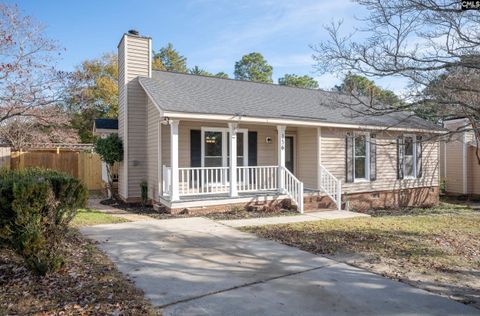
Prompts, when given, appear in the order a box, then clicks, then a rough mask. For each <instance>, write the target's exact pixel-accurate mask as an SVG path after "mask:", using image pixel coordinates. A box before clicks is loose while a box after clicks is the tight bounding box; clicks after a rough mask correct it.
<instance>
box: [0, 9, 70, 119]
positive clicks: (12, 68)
mask: <svg viewBox="0 0 480 316" xmlns="http://www.w3.org/2000/svg"><path fill="white" fill-rule="evenodd" d="M43 30H44V28H43V26H42V25H40V24H39V23H37V22H35V21H34V20H33V19H32V18H31V17H29V16H22V14H21V13H20V11H19V9H18V7H17V6H15V5H7V4H0V124H2V123H5V122H6V121H7V120H9V119H11V118H15V117H35V118H37V119H41V120H44V121H48V120H49V119H50V118H51V117H49V116H48V113H46V112H45V111H41V110H40V109H43V108H45V107H48V106H52V105H58V104H60V103H61V102H62V101H63V97H64V93H63V92H64V88H65V87H66V81H67V80H68V79H69V74H68V73H65V72H61V71H57V70H56V69H55V67H54V62H55V60H56V58H57V57H58V55H59V54H60V52H61V50H60V49H59V47H58V46H57V45H56V44H55V43H54V42H53V41H52V40H50V39H48V38H46V37H45V36H44V34H43Z"/></svg>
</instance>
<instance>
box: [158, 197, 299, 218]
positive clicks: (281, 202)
mask: <svg viewBox="0 0 480 316" xmlns="http://www.w3.org/2000/svg"><path fill="white" fill-rule="evenodd" d="M249 207H254V208H257V209H266V208H273V207H284V208H286V207H288V208H291V207H295V206H292V205H291V201H290V199H276V200H270V201H264V202H259V201H255V202H247V203H231V204H222V205H212V206H206V207H190V208H171V209H166V211H167V212H169V213H171V214H190V215H205V214H208V213H221V212H229V211H231V210H233V209H235V208H240V209H245V208H249Z"/></svg>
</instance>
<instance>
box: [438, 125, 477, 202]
mask: <svg viewBox="0 0 480 316" xmlns="http://www.w3.org/2000/svg"><path fill="white" fill-rule="evenodd" d="M443 125H444V127H445V128H446V129H448V130H449V131H450V132H451V133H450V135H448V137H447V140H446V141H445V142H442V144H441V147H440V149H441V150H440V162H441V168H440V176H441V179H442V180H443V181H445V193H447V194H453V195H480V164H479V163H478V159H477V155H476V151H477V146H478V144H477V142H476V141H475V135H474V133H473V131H472V130H469V128H471V125H470V123H469V121H468V120H467V119H465V118H457V119H452V120H447V121H445V122H444V123H443ZM458 131H460V132H458Z"/></svg>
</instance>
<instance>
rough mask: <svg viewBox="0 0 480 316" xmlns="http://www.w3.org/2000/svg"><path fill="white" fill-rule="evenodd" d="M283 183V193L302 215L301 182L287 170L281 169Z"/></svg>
mask: <svg viewBox="0 0 480 316" xmlns="http://www.w3.org/2000/svg"><path fill="white" fill-rule="evenodd" d="M282 172H283V179H284V181H285V183H284V185H283V189H284V190H285V193H286V194H287V195H288V196H290V198H291V199H292V200H293V201H294V202H295V204H297V208H298V211H299V212H300V213H302V214H303V182H302V181H300V180H298V179H297V178H296V177H295V176H294V175H293V173H291V172H290V170H288V169H287V168H285V167H284V168H282Z"/></svg>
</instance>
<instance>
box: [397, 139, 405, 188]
mask: <svg viewBox="0 0 480 316" xmlns="http://www.w3.org/2000/svg"><path fill="white" fill-rule="evenodd" d="M404 159H405V146H404V143H403V136H400V137H398V138H397V179H403V178H404V175H403V165H404V163H403V162H404Z"/></svg>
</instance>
